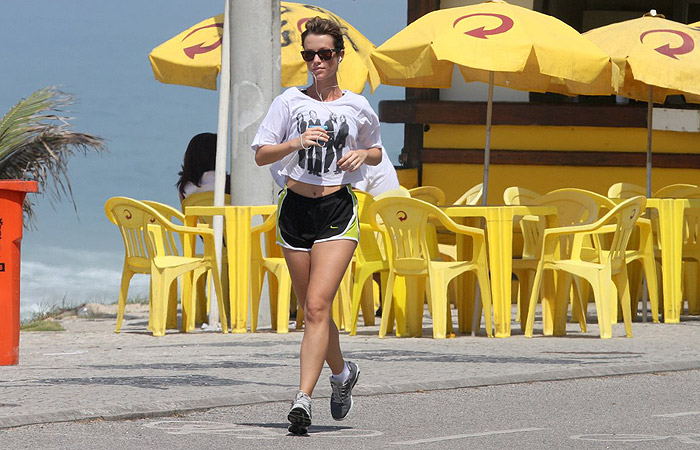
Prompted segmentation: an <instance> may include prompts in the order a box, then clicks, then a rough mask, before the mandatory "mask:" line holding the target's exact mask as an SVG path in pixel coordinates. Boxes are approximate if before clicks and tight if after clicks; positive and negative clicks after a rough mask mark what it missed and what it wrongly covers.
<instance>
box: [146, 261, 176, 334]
mask: <svg viewBox="0 0 700 450" xmlns="http://www.w3.org/2000/svg"><path fill="white" fill-rule="evenodd" d="M174 281H175V280H174V279H173V278H171V277H169V276H168V275H167V272H166V271H163V270H160V269H158V268H157V267H156V266H155V265H153V264H151V299H152V307H151V314H150V316H151V329H152V332H153V336H165V328H166V321H167V315H168V300H167V294H168V292H169V291H170V284H172V283H173V282H174Z"/></svg>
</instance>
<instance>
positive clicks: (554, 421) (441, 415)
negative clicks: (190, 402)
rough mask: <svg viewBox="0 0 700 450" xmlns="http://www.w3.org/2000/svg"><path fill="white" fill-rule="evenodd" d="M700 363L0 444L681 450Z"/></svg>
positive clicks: (10, 438) (190, 418)
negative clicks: (289, 417) (295, 427)
mask: <svg viewBox="0 0 700 450" xmlns="http://www.w3.org/2000/svg"><path fill="white" fill-rule="evenodd" d="M699 383H700V371H697V370H693V371H680V372H673V373H659V374H647V375H631V376H617V377H604V378H587V379H578V380H566V381H554V382H536V383H519V384H509V385H501V386H490V387H478V388H467V389H453V390H441V391H429V392H423V393H407V394H393V395H376V396H366V397H365V396H363V397H358V398H357V401H356V409H355V410H354V411H353V413H352V415H351V417H349V418H348V419H347V420H346V421H344V422H334V421H333V420H332V419H331V418H330V413H329V411H328V409H327V408H328V406H327V402H328V400H327V399H319V400H316V401H315V403H314V404H313V410H314V425H313V426H312V428H311V429H310V435H309V436H308V437H295V436H289V435H288V434H287V432H286V425H285V421H284V416H285V414H286V410H287V407H288V406H287V403H286V402H285V403H279V402H278V403H266V404H256V405H248V406H237V407H230V408H216V409H212V410H209V411H206V412H198V413H191V414H187V415H182V416H172V417H161V418H152V419H143V420H132V421H87V422H68V423H57V424H45V425H31V426H25V427H19V428H11V429H5V430H0V448H4V449H25V448H26V449H32V450H35V449H37V448H40V449H46V450H50V449H67V448H71V449H88V448H89V449H96V450H100V449H116V448H119V449H122V448H144V449H151V448H153V449H164V448H193V449H203V448H206V449H218V448H246V449H278V448H284V449H305V450H311V449H326V448H329V446H331V445H332V446H334V447H337V446H339V445H340V446H342V447H343V448H387V449H389V448H420V449H446V448H449V449H452V448H454V449H462V448H465V449H466V448H478V449H480V450H488V449H504V448H518V449H523V450H524V449H538V450H539V449H562V448H567V449H605V448H612V449H642V450H643V449H657V448H664V449H686V448H698V447H700V430H699V428H700V427H699V426H698V425H697V423H698V418H700V403H699V402H698V401H697V386H698V384H699Z"/></svg>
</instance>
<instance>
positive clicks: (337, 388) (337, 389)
mask: <svg viewBox="0 0 700 450" xmlns="http://www.w3.org/2000/svg"><path fill="white" fill-rule="evenodd" d="M349 387H350V383H340V384H336V383H331V389H333V395H335V396H336V397H339V398H340V400H341V401H343V400H345V397H346V396H347V395H348V388H349Z"/></svg>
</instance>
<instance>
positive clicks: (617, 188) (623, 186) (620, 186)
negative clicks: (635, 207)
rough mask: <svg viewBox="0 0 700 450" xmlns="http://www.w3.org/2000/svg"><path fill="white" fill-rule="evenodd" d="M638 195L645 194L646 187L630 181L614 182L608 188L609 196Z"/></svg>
mask: <svg viewBox="0 0 700 450" xmlns="http://www.w3.org/2000/svg"><path fill="white" fill-rule="evenodd" d="M638 195H644V196H646V195H647V191H646V189H644V188H643V187H641V186H639V185H636V184H632V183H615V184H613V185H612V186H610V188H609V189H608V197H610V198H632V197H636V196H638Z"/></svg>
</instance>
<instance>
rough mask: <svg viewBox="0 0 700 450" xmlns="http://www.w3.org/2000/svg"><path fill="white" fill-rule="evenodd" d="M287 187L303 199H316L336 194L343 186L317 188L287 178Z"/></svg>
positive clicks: (314, 185) (313, 185)
mask: <svg viewBox="0 0 700 450" xmlns="http://www.w3.org/2000/svg"><path fill="white" fill-rule="evenodd" d="M287 187H288V188H289V189H291V190H292V191H294V192H295V193H297V194H299V195H301V196H303V197H309V198H316V197H323V196H324V195H329V194H332V193H334V192H337V191H339V190H340V189H341V188H342V187H343V186H319V185H317V184H309V183H303V182H301V181H297V180H292V179H291V178H287Z"/></svg>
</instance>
